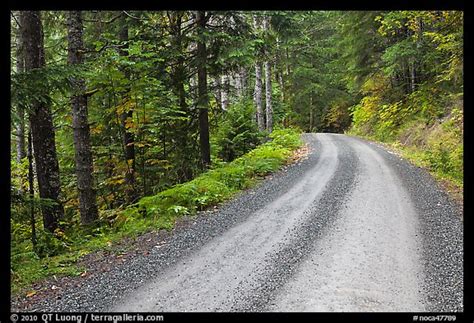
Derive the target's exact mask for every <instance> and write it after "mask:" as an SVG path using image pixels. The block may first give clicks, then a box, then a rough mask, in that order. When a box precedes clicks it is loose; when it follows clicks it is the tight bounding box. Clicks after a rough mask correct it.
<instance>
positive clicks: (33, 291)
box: [26, 290, 36, 297]
mask: <svg viewBox="0 0 474 323" xmlns="http://www.w3.org/2000/svg"><path fill="white" fill-rule="evenodd" d="M35 294H36V291H35V290H32V291H31V292H28V293H27V294H26V297H31V296H33V295H35Z"/></svg>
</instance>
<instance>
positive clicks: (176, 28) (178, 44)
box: [168, 11, 194, 182]
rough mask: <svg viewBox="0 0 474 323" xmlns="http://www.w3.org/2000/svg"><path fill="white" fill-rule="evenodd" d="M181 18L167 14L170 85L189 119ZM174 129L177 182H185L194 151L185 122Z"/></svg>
mask: <svg viewBox="0 0 474 323" xmlns="http://www.w3.org/2000/svg"><path fill="white" fill-rule="evenodd" d="M182 17H183V12H180V11H172V12H169V13H168V18H169V23H170V31H171V36H172V37H171V45H172V47H173V50H174V52H176V53H177V54H176V55H177V56H176V60H175V61H174V63H175V67H174V68H173V69H172V75H171V78H172V84H173V91H174V93H175V95H176V96H177V98H178V101H179V108H180V112H182V115H183V116H186V117H190V111H189V108H188V104H187V103H186V90H185V87H184V84H185V82H186V81H187V76H186V67H185V57H184V52H185V47H186V44H183V38H184V37H183V31H182ZM174 126H175V127H176V132H175V134H176V135H175V139H176V141H177V142H179V143H180V145H178V146H177V147H176V149H177V150H178V151H177V155H179V156H182V158H181V163H180V165H179V167H178V169H177V172H178V176H179V181H180V182H181V181H182V182H185V181H188V180H190V179H192V177H193V160H192V158H191V156H192V155H193V154H192V152H191V151H193V150H194V146H193V142H192V139H191V138H190V129H189V126H188V121H187V120H176V122H175V123H174Z"/></svg>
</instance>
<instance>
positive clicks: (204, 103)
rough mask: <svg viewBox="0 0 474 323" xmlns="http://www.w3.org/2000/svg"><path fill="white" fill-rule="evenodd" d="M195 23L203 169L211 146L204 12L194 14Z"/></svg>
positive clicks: (207, 164)
mask: <svg viewBox="0 0 474 323" xmlns="http://www.w3.org/2000/svg"><path fill="white" fill-rule="evenodd" d="M196 23H197V26H198V29H197V31H198V37H199V38H198V42H197V57H196V58H197V63H198V64H197V66H198V68H197V73H198V108H199V143H200V147H201V163H202V167H203V168H207V167H209V165H210V164H211V146H210V144H209V118H208V109H209V97H208V93H207V70H206V64H207V50H206V42H205V40H204V39H203V37H204V32H205V29H206V18H205V12H204V11H197V12H196Z"/></svg>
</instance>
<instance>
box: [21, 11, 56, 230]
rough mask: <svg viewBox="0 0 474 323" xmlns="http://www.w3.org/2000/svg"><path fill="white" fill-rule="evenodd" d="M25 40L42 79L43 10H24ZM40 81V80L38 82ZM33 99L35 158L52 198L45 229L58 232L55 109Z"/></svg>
mask: <svg viewBox="0 0 474 323" xmlns="http://www.w3.org/2000/svg"><path fill="white" fill-rule="evenodd" d="M20 18H21V19H20V25H21V31H20V32H21V38H22V40H23V50H24V53H25V71H26V72H30V73H34V74H35V77H39V76H38V70H39V69H41V68H42V67H44V66H45V64H46V62H45V57H44V43H43V29H42V23H41V15H40V12H39V11H22V12H21V15H20ZM38 82H39V80H38ZM46 96H47V93H42V98H43V100H41V99H36V100H33V103H32V105H31V107H29V119H30V126H31V133H32V141H33V150H34V159H35V164H36V175H37V178H38V187H39V195H40V198H43V199H49V200H50V201H51V202H52V203H49V204H50V205H43V206H42V213H43V223H44V228H45V229H46V230H48V231H50V232H54V231H55V229H56V228H58V225H59V220H60V219H61V218H62V217H63V216H64V209H63V205H62V203H61V202H60V200H59V194H60V191H61V181H60V175H59V164H58V158H57V155H56V141H55V134H54V127H53V119H52V115H51V107H50V106H49V105H48V104H47V100H45V99H44V98H45V97H46Z"/></svg>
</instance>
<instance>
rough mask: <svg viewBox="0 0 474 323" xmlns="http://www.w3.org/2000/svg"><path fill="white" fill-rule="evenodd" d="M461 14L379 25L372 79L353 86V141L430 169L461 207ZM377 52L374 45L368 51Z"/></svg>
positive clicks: (378, 20) (387, 19) (412, 16)
mask: <svg viewBox="0 0 474 323" xmlns="http://www.w3.org/2000/svg"><path fill="white" fill-rule="evenodd" d="M462 21H463V15H462V12H390V13H385V14H381V15H378V16H376V17H375V19H374V21H373V22H372V23H373V24H374V31H377V33H376V34H375V35H376V36H375V37H374V39H373V40H374V41H375V42H376V44H377V42H378V44H379V48H382V49H383V50H379V52H378V53H377V52H370V56H369V57H371V59H372V64H371V67H377V68H376V69H375V70H374V71H373V72H370V73H367V75H366V76H365V77H364V78H362V79H361V80H360V83H359V84H360V86H356V88H357V89H358V92H357V93H358V94H359V95H360V96H361V99H360V101H359V103H357V104H356V105H354V106H352V107H351V108H350V111H351V115H352V126H351V128H350V130H349V133H350V134H354V135H360V136H364V137H366V138H369V139H372V140H376V141H380V142H383V143H387V144H389V146H390V147H392V148H394V149H396V150H398V151H399V152H400V153H401V154H402V155H403V156H404V157H406V158H407V159H409V160H411V161H412V162H414V163H415V164H416V165H418V166H421V167H425V168H427V169H428V170H429V171H430V172H431V173H432V174H433V175H434V176H435V177H436V178H438V179H439V180H441V182H443V183H445V185H444V186H445V187H446V188H448V190H450V191H451V192H452V193H453V196H454V197H455V198H456V199H457V200H458V201H460V202H462V190H463V154H464V148H463V52H462V48H463V30H462ZM370 46H372V45H370Z"/></svg>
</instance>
